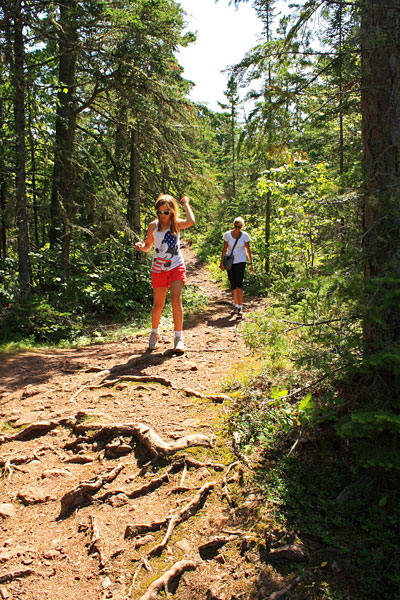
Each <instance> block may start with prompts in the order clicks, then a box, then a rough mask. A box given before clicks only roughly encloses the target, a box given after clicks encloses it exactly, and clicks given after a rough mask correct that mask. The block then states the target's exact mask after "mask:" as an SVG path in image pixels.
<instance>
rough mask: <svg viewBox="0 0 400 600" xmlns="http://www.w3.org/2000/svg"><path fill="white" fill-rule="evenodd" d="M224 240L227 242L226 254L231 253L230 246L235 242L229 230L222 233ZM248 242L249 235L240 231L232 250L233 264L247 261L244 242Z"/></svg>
mask: <svg viewBox="0 0 400 600" xmlns="http://www.w3.org/2000/svg"><path fill="white" fill-rule="evenodd" d="M224 242H227V243H228V249H227V251H226V253H227V254H232V248H233V246H234V244H235V242H236V240H235V238H234V237H233V236H232V234H231V232H230V231H226V232H225V233H224ZM246 242H250V236H249V234H248V233H246V232H245V231H242V235H241V236H240V238H239V239H238V241H237V244H236V246H235V249H234V251H233V264H236V263H241V262H247V255H246V248H245V243H246Z"/></svg>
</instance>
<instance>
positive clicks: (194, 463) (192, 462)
mask: <svg viewBox="0 0 400 600" xmlns="http://www.w3.org/2000/svg"><path fill="white" fill-rule="evenodd" d="M183 458H184V460H185V462H186V464H187V465H188V467H195V468H197V469H200V468H202V467H210V468H211V469H214V470H215V471H224V470H225V469H226V466H225V465H223V464H222V463H214V462H202V461H200V460H197V459H195V458H193V457H192V456H187V455H186V454H185V455H184V457H183Z"/></svg>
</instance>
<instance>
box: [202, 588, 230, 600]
mask: <svg viewBox="0 0 400 600" xmlns="http://www.w3.org/2000/svg"><path fill="white" fill-rule="evenodd" d="M225 598H226V596H225V594H223V593H222V592H218V591H217V590H216V589H215V588H209V589H208V590H207V596H206V600H225Z"/></svg>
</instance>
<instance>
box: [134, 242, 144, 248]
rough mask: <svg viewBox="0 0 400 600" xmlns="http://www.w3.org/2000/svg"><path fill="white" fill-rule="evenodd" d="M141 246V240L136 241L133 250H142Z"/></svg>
mask: <svg viewBox="0 0 400 600" xmlns="http://www.w3.org/2000/svg"><path fill="white" fill-rule="evenodd" d="M143 246H144V244H143V242H136V243H135V250H142V248H143Z"/></svg>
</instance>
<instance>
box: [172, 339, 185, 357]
mask: <svg viewBox="0 0 400 600" xmlns="http://www.w3.org/2000/svg"><path fill="white" fill-rule="evenodd" d="M174 350H175V352H177V353H178V354H183V353H184V352H185V344H184V343H183V339H182V338H175V339H174Z"/></svg>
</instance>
